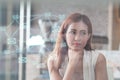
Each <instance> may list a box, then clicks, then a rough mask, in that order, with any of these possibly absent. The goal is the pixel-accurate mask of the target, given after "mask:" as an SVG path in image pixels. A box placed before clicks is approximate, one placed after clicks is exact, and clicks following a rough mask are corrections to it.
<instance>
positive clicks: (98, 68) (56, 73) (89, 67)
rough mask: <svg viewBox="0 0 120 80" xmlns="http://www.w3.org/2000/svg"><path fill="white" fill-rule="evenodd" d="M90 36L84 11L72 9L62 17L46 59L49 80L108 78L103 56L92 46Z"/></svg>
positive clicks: (89, 23) (90, 31)
mask: <svg viewBox="0 0 120 80" xmlns="http://www.w3.org/2000/svg"><path fill="white" fill-rule="evenodd" d="M91 37H92V24H91V22H90V20H89V18H88V17H87V16H86V15H83V14H80V13H73V14H71V15H70V16H68V17H67V18H66V19H65V21H64V22H63V24H62V25H61V27H60V31H59V32H58V38H57V41H56V45H55V48H54V50H53V52H52V53H51V55H50V56H49V58H48V61H47V65H48V71H49V75H50V80H108V77H107V69H106V59H105V57H104V56H103V55H102V54H100V53H98V52H96V51H95V50H93V49H92V48H91ZM63 43H65V44H66V47H62V44H63Z"/></svg>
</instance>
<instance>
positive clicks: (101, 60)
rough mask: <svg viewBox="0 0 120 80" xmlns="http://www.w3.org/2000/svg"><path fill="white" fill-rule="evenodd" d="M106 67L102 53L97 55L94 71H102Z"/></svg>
mask: <svg viewBox="0 0 120 80" xmlns="http://www.w3.org/2000/svg"><path fill="white" fill-rule="evenodd" d="M105 67H106V58H105V56H104V55H103V54H102V53H99V55H98V58H97V62H96V69H99V70H100V69H102V68H105Z"/></svg>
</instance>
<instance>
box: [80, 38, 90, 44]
mask: <svg viewBox="0 0 120 80" xmlns="http://www.w3.org/2000/svg"><path fill="white" fill-rule="evenodd" d="M88 39H89V38H88V37H87V38H83V39H82V40H81V43H82V44H83V46H86V44H87V42H88Z"/></svg>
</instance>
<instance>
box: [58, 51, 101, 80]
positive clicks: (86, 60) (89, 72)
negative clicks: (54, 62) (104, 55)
mask: <svg viewBox="0 0 120 80" xmlns="http://www.w3.org/2000/svg"><path fill="white" fill-rule="evenodd" d="M98 55H99V53H98V52H96V51H94V50H92V51H86V50H84V57H83V78H84V80H95V70H94V69H95V64H96V62H97V58H98ZM67 64H68V56H66V57H65V60H64V61H63V62H62V65H61V68H60V69H59V72H60V75H61V76H62V77H63V76H64V74H65V71H66V67H67ZM72 80H76V79H75V78H74V77H73V79H72Z"/></svg>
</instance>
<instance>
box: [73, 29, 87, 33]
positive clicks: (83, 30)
mask: <svg viewBox="0 0 120 80" xmlns="http://www.w3.org/2000/svg"><path fill="white" fill-rule="evenodd" d="M71 31H77V30H76V29H71ZM80 31H85V32H87V31H86V30H80Z"/></svg>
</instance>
